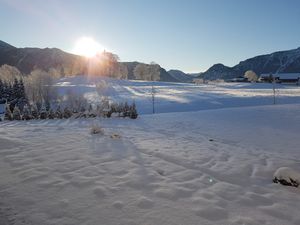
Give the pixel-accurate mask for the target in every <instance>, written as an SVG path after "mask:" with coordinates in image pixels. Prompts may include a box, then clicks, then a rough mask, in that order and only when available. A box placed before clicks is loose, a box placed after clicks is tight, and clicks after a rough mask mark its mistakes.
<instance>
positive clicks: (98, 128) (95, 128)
mask: <svg viewBox="0 0 300 225" xmlns="http://www.w3.org/2000/svg"><path fill="white" fill-rule="evenodd" d="M90 133H91V134H104V130H103V129H102V128H101V126H100V125H99V124H93V125H92V127H91V130H90Z"/></svg>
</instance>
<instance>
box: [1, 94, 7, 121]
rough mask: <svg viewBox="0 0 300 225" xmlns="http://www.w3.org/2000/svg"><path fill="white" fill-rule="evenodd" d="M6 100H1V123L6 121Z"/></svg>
mask: <svg viewBox="0 0 300 225" xmlns="http://www.w3.org/2000/svg"><path fill="white" fill-rule="evenodd" d="M5 105H6V100H5V99H0V121H3V120H4V115H5Z"/></svg>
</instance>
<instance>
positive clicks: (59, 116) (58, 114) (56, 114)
mask: <svg viewBox="0 0 300 225" xmlns="http://www.w3.org/2000/svg"><path fill="white" fill-rule="evenodd" d="M55 118H58V119H62V118H63V113H62V111H61V109H60V105H58V107H57V109H56V112H55Z"/></svg>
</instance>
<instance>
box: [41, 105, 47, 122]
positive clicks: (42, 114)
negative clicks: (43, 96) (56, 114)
mask: <svg viewBox="0 0 300 225" xmlns="http://www.w3.org/2000/svg"><path fill="white" fill-rule="evenodd" d="M47 117H48V112H47V110H46V106H45V103H44V102H43V103H42V106H41V110H40V119H42V120H44V119H47Z"/></svg>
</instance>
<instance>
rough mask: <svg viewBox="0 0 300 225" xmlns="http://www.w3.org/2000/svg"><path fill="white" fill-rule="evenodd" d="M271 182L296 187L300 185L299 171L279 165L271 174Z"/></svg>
mask: <svg viewBox="0 0 300 225" xmlns="http://www.w3.org/2000/svg"><path fill="white" fill-rule="evenodd" d="M273 182H274V183H280V184H282V185H287V186H293V187H298V186H299V185H300V173H299V172H297V171H295V170H293V169H291V168H289V167H280V168H279V169H278V170H276V172H275V173H274V175H273Z"/></svg>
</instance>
